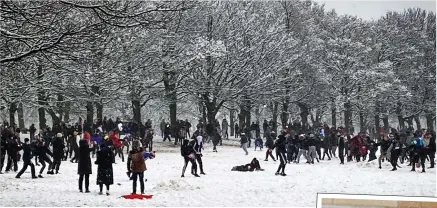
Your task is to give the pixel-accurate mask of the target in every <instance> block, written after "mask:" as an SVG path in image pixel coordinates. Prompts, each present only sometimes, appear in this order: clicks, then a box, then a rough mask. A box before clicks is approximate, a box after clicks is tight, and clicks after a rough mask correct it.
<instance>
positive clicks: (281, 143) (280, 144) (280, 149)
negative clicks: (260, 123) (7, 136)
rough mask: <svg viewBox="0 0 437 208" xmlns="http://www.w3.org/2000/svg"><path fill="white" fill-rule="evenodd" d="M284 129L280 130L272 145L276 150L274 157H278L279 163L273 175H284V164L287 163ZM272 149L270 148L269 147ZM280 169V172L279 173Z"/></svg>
mask: <svg viewBox="0 0 437 208" xmlns="http://www.w3.org/2000/svg"><path fill="white" fill-rule="evenodd" d="M285 134H286V133H285V131H283V132H282V134H281V135H279V136H278V139H277V140H276V142H275V144H274V145H273V147H274V148H275V150H276V157H278V158H279V160H280V161H281V163H280V164H279V167H278V170H277V171H276V173H275V175H281V176H286V175H287V174H285V172H284V171H285V166H286V164H287V155H286V154H287V149H286V148H287V139H286V138H285ZM270 151H272V149H270ZM279 171H281V173H279Z"/></svg>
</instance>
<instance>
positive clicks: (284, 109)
mask: <svg viewBox="0 0 437 208" xmlns="http://www.w3.org/2000/svg"><path fill="white" fill-rule="evenodd" d="M289 105H290V101H289V99H288V96H286V98H285V99H284V101H282V113H281V124H282V129H285V126H287V124H288V115H289V113H288V107H289Z"/></svg>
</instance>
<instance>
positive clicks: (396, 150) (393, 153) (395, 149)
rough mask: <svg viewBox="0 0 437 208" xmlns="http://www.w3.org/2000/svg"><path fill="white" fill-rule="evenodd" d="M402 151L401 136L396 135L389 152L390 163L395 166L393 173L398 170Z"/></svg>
mask: <svg viewBox="0 0 437 208" xmlns="http://www.w3.org/2000/svg"><path fill="white" fill-rule="evenodd" d="M401 150H402V144H401V141H400V137H399V134H397V133H395V135H394V139H393V141H392V143H391V145H390V147H389V148H388V150H387V151H390V163H391V165H392V166H393V169H392V170H391V171H396V170H397V168H396V166H397V164H398V159H399V155H400V154H401Z"/></svg>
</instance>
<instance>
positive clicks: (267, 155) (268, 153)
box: [265, 149, 276, 161]
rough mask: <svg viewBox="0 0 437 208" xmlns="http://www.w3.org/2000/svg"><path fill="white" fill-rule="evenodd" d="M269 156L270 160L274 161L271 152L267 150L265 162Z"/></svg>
mask: <svg viewBox="0 0 437 208" xmlns="http://www.w3.org/2000/svg"><path fill="white" fill-rule="evenodd" d="M269 155H270V157H271V158H272V160H274V161H276V160H275V157H273V154H272V152H270V151H269V149H267V151H266V159H265V160H268V157H269Z"/></svg>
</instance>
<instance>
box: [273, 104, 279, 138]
mask: <svg viewBox="0 0 437 208" xmlns="http://www.w3.org/2000/svg"><path fill="white" fill-rule="evenodd" d="M278 107H279V102H277V101H274V102H273V105H272V114H273V115H272V119H273V123H274V125H275V126H272V129H273V131H274V132H275V133H276V134H277V133H278V128H277V123H278Z"/></svg>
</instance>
